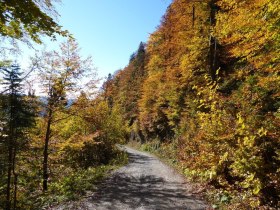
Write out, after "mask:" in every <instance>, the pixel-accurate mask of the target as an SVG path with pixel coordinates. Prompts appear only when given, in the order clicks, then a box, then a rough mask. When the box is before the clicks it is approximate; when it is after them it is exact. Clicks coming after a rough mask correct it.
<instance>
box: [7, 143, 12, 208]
mask: <svg viewBox="0 0 280 210" xmlns="http://www.w3.org/2000/svg"><path fill="white" fill-rule="evenodd" d="M8 150H9V151H8V152H9V155H8V176H7V178H8V179H7V192H6V210H10V209H11V201H10V200H11V198H10V194H11V177H12V164H13V162H12V159H13V148H12V143H11V139H9V145H8Z"/></svg>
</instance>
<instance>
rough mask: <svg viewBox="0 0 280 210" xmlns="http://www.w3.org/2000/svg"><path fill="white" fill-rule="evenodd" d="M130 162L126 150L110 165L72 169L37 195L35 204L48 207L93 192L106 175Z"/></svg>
mask: <svg viewBox="0 0 280 210" xmlns="http://www.w3.org/2000/svg"><path fill="white" fill-rule="evenodd" d="M127 162H128V156H127V153H126V152H123V151H120V152H119V153H118V155H117V156H116V158H114V159H112V160H111V161H110V163H109V164H108V165H101V166H97V167H90V168H87V169H75V170H73V169H71V172H69V171H68V173H67V174H64V176H63V177H61V178H60V179H59V180H56V181H53V182H51V183H50V185H49V190H48V192H47V193H44V194H41V195H39V196H36V198H35V199H34V200H36V201H35V202H34V200H33V202H34V203H33V204H32V205H30V206H33V207H35V208H40V209H48V208H49V207H50V206H55V205H59V204H61V203H64V202H67V201H74V200H79V199H81V198H83V197H86V196H87V195H88V194H91V193H92V192H94V191H95V190H96V189H97V186H98V184H99V183H101V182H102V181H103V180H104V179H105V178H106V177H108V176H109V175H110V174H111V172H112V171H113V170H116V169H118V168H119V167H121V166H123V165H125V164H126V163H127Z"/></svg>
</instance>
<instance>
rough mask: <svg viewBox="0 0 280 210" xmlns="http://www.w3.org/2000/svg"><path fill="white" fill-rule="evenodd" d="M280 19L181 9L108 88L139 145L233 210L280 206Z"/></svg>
mask: <svg viewBox="0 0 280 210" xmlns="http://www.w3.org/2000/svg"><path fill="white" fill-rule="evenodd" d="M279 14H280V6H279V2H278V1H277V0H250V1H245V0H234V1H229V0H204V1H191V0H190V1H187V0H174V2H173V3H172V4H171V5H170V7H169V8H168V10H167V12H166V14H165V15H164V17H163V18H162V22H161V24H160V26H159V27H158V28H157V30H156V31H155V32H154V33H153V34H151V36H150V38H149V40H148V42H147V44H146V45H145V46H144V45H143V43H141V44H140V47H139V49H138V50H137V51H136V53H134V54H133V55H132V56H131V59H130V62H129V64H128V66H127V67H126V68H124V69H123V70H120V71H118V72H116V73H115V74H114V75H113V76H112V75H110V77H109V78H108V80H107V82H106V83H105V84H104V90H103V91H104V95H105V96H106V99H107V103H108V104H109V106H110V107H114V108H116V109H118V110H119V113H120V114H121V116H122V118H123V120H125V122H126V125H127V126H128V128H129V131H130V136H129V138H130V140H138V141H141V143H144V142H145V144H146V147H151V148H153V149H155V150H157V151H158V152H160V153H162V154H163V155H165V156H168V157H169V158H173V161H174V162H176V163H177V165H178V166H179V167H180V168H181V169H182V170H183V171H184V173H185V174H186V175H187V176H191V177H193V178H196V179H199V180H203V181H204V182H207V183H208V184H209V185H211V186H213V187H214V188H215V189H216V192H217V194H216V195H217V196H216V198H215V199H216V201H217V200H218V201H217V202H220V203H219V205H221V206H223V205H228V208H233V209H253V208H258V207H260V206H274V207H276V206H278V207H279V205H280V204H279V198H280V197H279V195H280V191H279V189H280V186H279V183H280V180H279V177H280V174H279V173H280V169H279V165H280V132H279V131H280V126H279V125H280V71H279V67H280V35H279V34H280V15H279ZM230 203H231V204H230ZM216 207H217V206H216Z"/></svg>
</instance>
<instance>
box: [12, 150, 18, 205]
mask: <svg viewBox="0 0 280 210" xmlns="http://www.w3.org/2000/svg"><path fill="white" fill-rule="evenodd" d="M16 152H17V146H16V145H15V148H14V154H13V176H14V198H13V209H14V210H15V209H16V206H17V183H18V175H17V173H16V169H15V167H16Z"/></svg>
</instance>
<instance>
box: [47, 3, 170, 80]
mask: <svg viewBox="0 0 280 210" xmlns="http://www.w3.org/2000/svg"><path fill="white" fill-rule="evenodd" d="M170 3H171V0H62V3H61V4H59V5H57V6H56V8H57V11H58V13H59V14H60V17H59V23H60V25H62V26H63V27H64V29H67V30H69V31H70V33H72V34H73V35H74V37H75V38H76V39H77V41H78V43H79V46H80V47H81V54H82V55H83V56H84V57H86V56H89V55H90V56H92V57H93V62H94V66H95V67H97V69H98V75H99V76H100V77H105V76H107V75H108V73H113V72H114V71H116V70H118V69H120V68H123V67H125V66H126V65H127V64H128V61H129V57H130V55H131V54H132V53H133V52H134V51H136V50H137V48H138V46H139V43H140V42H141V41H144V42H146V41H147V39H148V37H149V34H150V33H152V32H153V31H155V29H156V27H157V26H158V25H159V24H160V20H161V17H162V16H163V15H164V13H165V11H166V8H167V7H168V6H169V4H170ZM47 45H48V46H47V49H50V48H55V47H56V46H57V45H58V43H49V42H47Z"/></svg>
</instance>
